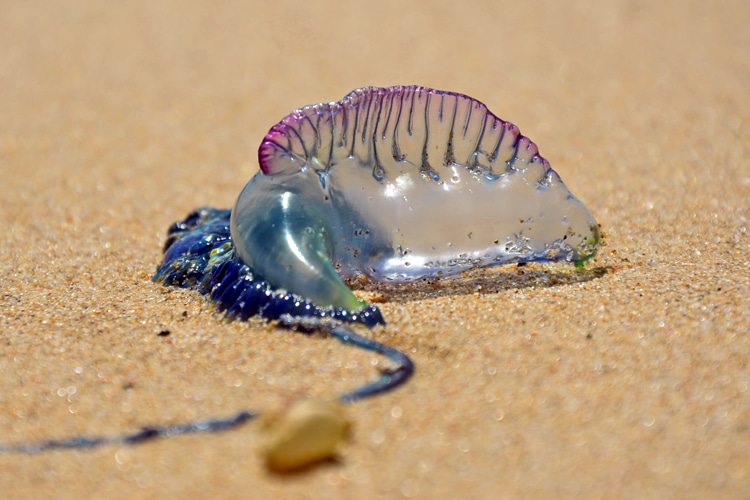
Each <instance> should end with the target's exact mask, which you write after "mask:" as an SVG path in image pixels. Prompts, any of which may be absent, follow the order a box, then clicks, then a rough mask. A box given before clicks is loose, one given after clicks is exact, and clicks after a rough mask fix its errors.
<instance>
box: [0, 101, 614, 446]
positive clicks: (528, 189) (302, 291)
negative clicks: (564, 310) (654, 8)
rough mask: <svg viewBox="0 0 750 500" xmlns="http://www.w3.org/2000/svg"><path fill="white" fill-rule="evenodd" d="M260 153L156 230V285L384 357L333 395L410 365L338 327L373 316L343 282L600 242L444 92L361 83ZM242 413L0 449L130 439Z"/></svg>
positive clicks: (544, 175) (584, 257)
mask: <svg viewBox="0 0 750 500" xmlns="http://www.w3.org/2000/svg"><path fill="white" fill-rule="evenodd" d="M258 160H259V163H260V170H259V171H258V173H257V174H256V175H255V176H254V177H253V178H252V179H250V181H249V182H248V183H247V185H246V186H245V188H244V189H243V190H242V192H241V193H240V195H239V198H238V199H237V202H236V204H235V206H234V208H233V209H231V210H218V209H215V208H210V207H208V208H202V209H198V210H195V211H194V212H192V213H191V214H189V215H188V217H187V218H186V219H185V220H183V221H181V222H177V223H175V224H173V225H172V226H171V227H170V229H169V233H168V237H167V241H166V244H165V247H164V252H165V254H164V259H163V262H162V264H161V266H160V267H159V269H158V271H157V272H156V275H155V276H154V281H155V282H157V283H162V284H164V285H173V286H179V287H186V288H195V289H198V290H199V291H201V292H202V293H204V294H208V295H210V297H211V299H212V300H213V302H214V303H215V304H216V305H217V306H218V308H219V310H221V311H226V315H227V317H228V318H239V319H247V318H249V317H251V316H255V315H260V316H262V317H264V318H266V319H268V320H279V321H280V323H281V324H282V325H285V326H289V327H295V328H298V329H302V330H304V331H309V330H314V329H322V330H326V331H328V332H329V334H331V335H332V336H334V337H336V338H338V339H339V340H341V341H342V342H345V343H350V344H354V345H357V346H359V347H363V348H365V349H369V350H373V351H376V352H380V353H382V354H385V355H386V356H388V357H390V358H391V359H393V360H394V361H395V362H396V366H397V368H396V369H395V370H393V371H391V372H388V373H384V374H383V375H382V376H381V378H380V379H378V380H377V381H376V382H374V383H372V384H370V385H367V386H365V387H362V388H360V389H357V390H355V391H354V392H351V393H348V394H345V395H343V396H340V398H339V399H340V400H343V401H354V400H357V399H361V398H363V397H367V396H370V395H373V394H377V393H380V392H383V391H385V390H389V389H392V388H394V387H396V386H398V385H399V384H401V383H403V382H404V381H405V380H407V379H408V378H409V377H410V376H411V373H412V371H413V364H412V362H411V360H410V359H409V358H408V357H407V356H406V355H405V354H404V353H401V352H400V351H397V350H396V349H393V348H391V347H388V346H385V345H383V344H380V343H377V342H374V341H372V340H369V339H367V338H364V337H362V336H360V335H358V334H356V333H355V332H353V331H352V330H351V329H350V328H349V327H347V326H346V323H360V324H363V325H366V326H368V327H372V326H375V325H377V324H384V323H385V322H384V320H383V317H382V315H381V313H380V311H379V310H378V308H377V307H375V306H373V305H368V304H367V303H366V302H365V301H363V300H362V299H359V298H358V297H357V296H356V295H355V294H354V293H352V291H351V290H350V289H349V288H348V287H347V286H346V284H345V280H346V279H348V278H351V277H355V276H358V275H362V276H365V277H367V278H369V279H371V280H374V281H377V282H383V283H407V282H414V281H417V280H420V279H436V278H440V277H443V276H449V275H453V274H457V273H460V272H463V271H466V270H468V269H471V268H477V267H490V266H497V265H503V264H508V263H524V262H533V261H542V262H549V261H566V262H571V263H573V264H576V265H577V266H579V267H580V266H582V265H583V263H585V262H586V261H588V260H589V259H591V258H593V257H594V255H595V254H596V252H597V250H598V248H599V246H600V245H601V235H600V231H599V226H598V225H597V223H596V221H595V220H594V218H593V216H592V215H591V213H590V212H589V210H588V209H587V208H586V207H585V206H584V205H583V204H582V203H581V202H580V201H579V200H578V199H577V198H575V197H574V196H573V195H572V194H571V193H570V191H569V190H568V188H567V187H566V186H565V184H564V183H563V182H562V180H561V179H560V177H559V175H558V174H557V173H556V172H555V171H554V170H552V169H551V168H550V165H549V163H548V162H547V160H545V159H544V158H542V157H541V156H540V155H539V152H538V149H537V146H536V145H535V144H534V143H533V142H531V140H529V139H528V138H527V137H524V136H523V135H521V133H520V132H519V130H518V128H517V127H516V126H515V125H513V124H511V123H510V122H506V121H503V120H501V119H500V118H498V117H496V116H495V115H494V114H493V113H491V112H490V111H489V110H488V109H487V107H486V106H485V105H484V104H482V103H481V102H479V101H477V100H475V99H472V98H470V97H468V96H465V95H462V94H458V93H454V92H443V91H438V90H433V89H429V88H424V87H417V86H408V87H407V86H398V87H390V88H375V87H366V88H361V89H357V90H354V91H353V92H351V93H350V94H349V95H347V96H346V97H344V98H343V99H342V100H341V101H338V102H331V103H327V104H325V103H321V104H316V105H312V106H306V107H304V108H300V109H297V110H295V111H293V112H292V113H290V114H289V115H288V116H286V117H285V118H284V119H283V120H281V122H279V123H278V124H277V125H275V126H273V127H272V128H271V130H270V131H269V132H268V134H267V135H266V137H265V138H264V139H263V141H262V143H261V145H260V149H259V151H258ZM254 416H255V413H253V412H240V413H239V414H237V415H235V416H233V417H230V418H227V419H219V420H210V421H206V422H202V423H197V424H184V425H182V426H164V427H156V428H147V429H144V430H142V431H140V432H137V433H134V434H131V435H128V436H120V437H103V438H91V439H89V438H72V439H69V440H61V441H50V442H46V443H39V444H36V445H35V444H29V445H23V446H26V448H23V446H22V445H19V446H16V448H14V449H9V448H7V446H6V447H5V448H2V447H0V452H2V451H6V452H8V451H21V452H33V451H42V450H44V449H50V448H70V447H83V446H96V445H101V444H108V443H112V442H140V441H143V440H145V439H149V438H151V437H158V436H165V435H175V434H180V433H185V432H199V431H210V430H223V429H226V428H231V427H233V426H235V425H238V424H240V423H242V422H245V421H247V420H249V419H250V418H252V417H254ZM11 446H12V445H11Z"/></svg>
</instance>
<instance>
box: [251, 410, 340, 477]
mask: <svg viewBox="0 0 750 500" xmlns="http://www.w3.org/2000/svg"><path fill="white" fill-rule="evenodd" d="M350 427H351V422H350V421H349V419H348V418H347V417H346V414H345V412H344V409H343V408H342V406H341V405H340V404H339V403H336V402H321V401H314V400H305V401H301V402H298V403H294V404H293V405H292V406H291V407H288V408H285V409H283V410H280V411H276V412H267V413H266V414H264V416H263V418H262V421H261V436H262V439H263V444H262V455H263V457H264V459H265V461H266V464H267V465H268V468H269V469H271V470H273V471H277V472H289V471H294V470H298V469H303V468H305V467H307V466H310V465H312V464H314V463H316V462H320V461H322V460H325V459H327V458H331V457H333V456H335V455H336V453H337V452H338V450H339V448H340V447H341V445H342V443H343V442H344V440H345V439H346V437H347V435H348V434H349V429H350Z"/></svg>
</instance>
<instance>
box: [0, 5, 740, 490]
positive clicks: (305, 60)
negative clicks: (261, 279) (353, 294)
mask: <svg viewBox="0 0 750 500" xmlns="http://www.w3.org/2000/svg"><path fill="white" fill-rule="evenodd" d="M748 25H750V4H748V3H747V2H741V1H736V2H719V3H706V2H696V1H689V2H688V1H685V2H683V1H665V2H659V3H655V2H633V1H619V2H607V3H601V4H597V3H590V2H585V1H571V2H555V1H548V2H543V1H540V2H530V3H526V2H481V1H464V2H459V3H451V2H419V3H411V4H409V5H405V4H402V3H401V2H395V1H389V2H381V3H362V2H346V3H344V2H341V3H337V2H333V1H327V2H307V3H303V2H298V3H297V2H276V3H273V4H272V3H271V2H267V3H264V4H263V6H260V7H258V6H253V5H252V4H251V3H250V2H226V3H224V2H199V1H189V2H188V1H181V2H176V1H173V2H145V1H137V2H126V3H120V2H117V3H115V2H104V3H95V2H85V1H71V2H64V3H63V2H41V1H24V2H17V1H9V2H4V4H3V6H2V14H1V15H0V190H1V192H2V195H1V196H0V221H1V222H2V231H0V256H1V257H2V258H1V259H0V262H1V264H0V281H1V290H0V291H1V292H2V293H0V373H2V375H1V376H0V441H2V442H5V443H7V442H33V441H39V440H44V439H51V438H61V437H69V436H73V435H80V434H85V435H100V434H110V433H118V432H125V431H131V432H132V431H135V430H137V429H139V428H140V427H142V426H146V425H152V424H165V423H176V422H184V421H187V420H191V419H203V418H209V417H215V416H225V415H230V414H232V413H234V412H236V411H238V410H241V409H257V410H263V409H264V408H270V407H272V406H274V405H278V404H283V402H285V401H289V400H292V399H296V398H302V397H312V398H317V399H328V398H333V397H335V396H336V395H337V394H340V393H341V392H344V391H346V390H350V389H352V388H354V387H356V386H358V385H361V384H363V383H365V382H367V381H369V380H373V379H374V378H375V377H376V376H377V368H378V366H382V365H383V364H384V363H385V361H384V360H383V359H381V358H379V357H377V356H375V355H372V354H368V353H364V352H362V351H359V350H356V349H353V348H349V347H344V346H342V345H341V344H339V343H338V342H337V341H335V340H333V339H329V338H325V337H324V336H313V337H308V336H305V335H302V334H299V333H294V332H290V331H288V330H284V329H280V328H276V327H274V326H273V325H266V324H265V323H264V322H263V321H250V322H249V323H242V322H227V321H226V320H223V319H222V315H221V314H220V313H218V312H217V311H216V309H215V308H214V307H213V306H212V305H211V304H210V303H209V302H208V301H207V300H206V299H205V298H204V297H202V296H200V295H199V294H198V293H196V292H193V291H185V290H178V289H172V288H165V287H162V286H159V285H157V284H154V283H151V282H150V278H151V276H152V275H153V272H154V270H155V269H156V266H157V265H158V263H159V262H160V260H161V247H162V245H163V244H164V241H165V235H166V229H167V227H168V226H169V225H170V224H171V223H172V222H174V221H176V220H178V219H181V218H183V217H184V216H185V215H186V214H187V213H188V212H189V211H190V210H192V209H193V208H195V207H199V206H205V205H213V206H217V207H231V205H232V204H233V203H234V200H235V199H236V197H237V195H238V193H239V191H240V189H241V188H242V187H243V186H244V184H245V183H246V182H247V180H248V179H249V178H250V177H251V176H252V175H253V174H254V172H255V171H256V170H257V160H256V151H257V147H258V145H259V144H260V141H261V139H262V138H263V136H264V134H265V133H266V131H267V130H268V129H269V128H270V127H271V126H272V125H274V124H275V123H277V122H278V121H279V120H280V119H281V118H282V117H283V116H285V115H286V114H287V113H289V112H290V111H291V110H292V109H294V108H297V107H301V106H303V105H307V104H313V103H317V102H321V101H325V102H327V101H334V100H338V99H340V98H342V97H343V96H344V95H346V94H347V93H348V92H349V91H350V90H352V89H354V88H357V87H363V86H368V85H374V86H390V85H398V84H418V85H423V86H428V87H433V88H438V89H443V90H452V91H456V92H461V93H465V94H468V95H470V96H472V97H475V98H477V99H479V100H481V101H483V102H484V103H486V104H487V105H488V107H489V108H490V110H492V111H493V112H495V113H496V114H498V115H499V116H500V117H501V118H503V119H505V120H509V121H511V122H513V123H515V124H516V125H518V126H519V128H520V129H521V131H522V132H523V133H524V135H527V136H528V137H530V138H531V139H532V140H533V141H534V142H535V143H536V144H537V145H538V146H539V148H540V152H541V154H542V155H543V156H544V157H546V158H547V159H548V160H549V161H550V163H551V164H552V167H553V168H554V169H555V170H556V171H557V172H559V174H560V175H561V177H562V178H563V179H564V181H565V182H566V184H567V185H568V187H569V188H570V189H571V191H572V192H573V193H574V194H575V195H576V196H577V197H578V198H580V199H581V200H582V201H583V202H584V203H585V204H586V205H587V206H588V207H589V209H590V210H591V212H592V213H593V214H594V216H595V217H596V218H597V220H598V222H599V223H600V224H601V227H602V230H603V232H604V234H605V237H606V243H607V245H606V246H605V247H604V248H602V250H601V251H600V254H599V256H598V257H597V258H596V259H595V260H594V261H593V262H591V263H589V264H588V265H587V268H586V270H585V271H583V272H578V271H576V270H575V269H574V268H573V267H571V266H564V265H541V264H535V265H529V266H526V267H523V268H519V267H516V266H510V267H508V268H505V269H499V270H495V271H478V272H474V273H470V274H469V275H465V276H462V277H459V278H457V279H451V280H444V281H439V282H435V283H432V284H423V285H418V286H417V285H415V286H411V287H402V288H396V287H387V288H381V289H379V288H376V287H368V288H367V289H366V290H363V291H361V292H360V293H362V296H363V297H368V298H370V299H371V300H375V301H377V305H378V306H379V307H380V308H381V311H382V312H383V315H384V316H385V318H386V320H387V322H388V325H387V326H386V327H385V328H376V329H375V330H373V331H372V332H365V331H364V330H360V331H361V332H362V333H367V334H368V335H371V336H372V337H373V338H375V339H377V340H379V341H382V342H385V343H387V344H389V345H392V346H394V347H397V348H399V349H402V350H404V351H406V352H408V353H409V354H410V356H411V357H412V358H413V360H414V361H415V363H416V364H417V372H416V374H415V376H414V377H413V379H412V380H411V381H410V382H409V383H408V384H407V385H406V386H404V387H402V388H400V389H398V390H397V391H394V392H392V393H389V394H386V395H384V396H381V397H376V398H373V399H370V400H367V401H364V402H361V403H357V404H354V405H350V406H348V407H347V411H348V414H349V416H350V418H351V419H352V420H353V422H354V429H353V433H352V436H351V440H350V441H349V442H348V443H347V444H346V446H345V447H344V449H343V451H342V453H341V455H340V457H339V458H338V459H337V460H335V461H329V462H326V463H323V464H321V465H319V466H317V467H314V468H311V469H309V470H307V471H305V472H303V473H299V474H293V475H277V474H273V473H270V472H269V471H268V470H267V469H266V468H265V466H264V464H263V461H262V459H261V458H260V456H259V454H258V443H259V435H258V432H257V423H256V422H251V423H248V424H246V425H244V426H242V427H241V428H239V429H236V430H233V431H230V432H226V433H222V434H199V435H191V436H183V437H176V438H173V439H162V440H156V441H151V442H148V443H144V444H142V445H137V446H114V445H113V446H104V447H101V448H97V449H93V450H78V451H51V452H47V453H42V454H37V455H23V454H21V455H18V454H16V455H6V456H0V496H1V497H3V498H113V499H115V498H127V499H133V498H280V499H281V498H402V497H407V498H411V497H413V498H479V499H484V498H487V499H490V498H518V497H527V498H556V497H568V498H571V497H575V498H747V497H749V496H750V458H749V457H748V454H749V453H750V452H749V451H748V450H750V426H749V425H748V423H749V419H750V390H749V389H750V368H749V367H748V358H749V357H750V338H749V337H748V329H749V327H750V314H749V313H748V311H750V273H749V272H748V264H749V263H750V235H748V227H750V223H748V218H749V217H750V209H749V208H748V205H749V201H748V200H750V128H749V127H750V92H748V82H750V50H749V48H750V30H748V28H747V27H748ZM162 330H168V331H169V335H162V336H160V335H159V333H160V332H161V331H162Z"/></svg>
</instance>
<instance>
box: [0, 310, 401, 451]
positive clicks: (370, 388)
mask: <svg viewBox="0 0 750 500" xmlns="http://www.w3.org/2000/svg"><path fill="white" fill-rule="evenodd" d="M281 324H282V325H284V326H287V327H290V328H301V329H303V330H310V329H323V330H325V331H327V332H328V334H329V335H331V336H332V337H334V338H336V339H338V340H339V341H341V342H343V343H344V344H349V345H353V346H356V347H359V348H361V349H365V350H368V351H373V352H377V353H379V354H382V355H384V356H386V357H388V358H389V359H391V360H392V361H394V362H396V367H395V368H393V369H391V370H389V371H387V372H383V373H382V374H381V376H380V378H379V379H378V380H376V381H375V382H373V383H370V384H367V385H364V386H362V387H360V388H358V389H356V390H354V391H352V392H347V393H345V394H342V395H341V396H339V397H338V400H339V401H342V402H345V403H353V402H355V401H359V400H361V399H365V398H368V397H371V396H375V395H377V394H382V393H384V392H387V391H390V390H393V389H395V388H397V387H398V386H400V385H401V384H403V383H404V382H406V381H407V380H408V379H409V378H410V377H411V375H412V374H413V373H414V363H413V362H412V361H411V359H409V357H408V356H407V355H406V354H405V353H403V352H401V351H399V350H397V349H394V348H393V347H389V346H387V345H385V344H381V343H379V342H376V341H374V340H372V339H368V338H366V337H363V336H361V335H359V334H357V333H355V332H354V331H353V330H352V329H351V328H349V327H348V326H345V325H339V324H337V323H336V322H334V321H330V320H328V321H317V322H314V323H311V322H310V321H309V318H305V319H304V320H301V319H300V318H297V317H291V316H288V315H287V316H286V317H283V318H281ZM258 415H260V413H259V412H256V411H245V410H243V411H240V412H237V413H235V414H234V415H231V416H229V417H223V418H211V419H207V420H200V421H197V422H186V423H182V424H172V425H157V426H147V427H143V428H141V429H140V430H138V431H135V432H129V433H124V434H112V435H102V436H73V437H69V438H62V439H49V440H43V441H37V442H25V443H24V442H20V443H0V455H10V454H26V455H30V454H37V453H43V452H46V451H53V450H71V449H82V448H98V447H101V446H107V445H112V444H121V445H134V444H140V443H144V442H146V441H151V440H154V439H158V438H171V437H176V436H180V435H183V434H197V433H204V432H206V433H207V432H224V431H228V430H232V429H234V428H236V427H239V426H241V425H242V424H244V423H246V422H249V421H250V420H253V419H254V418H255V417H257V416H258Z"/></svg>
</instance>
